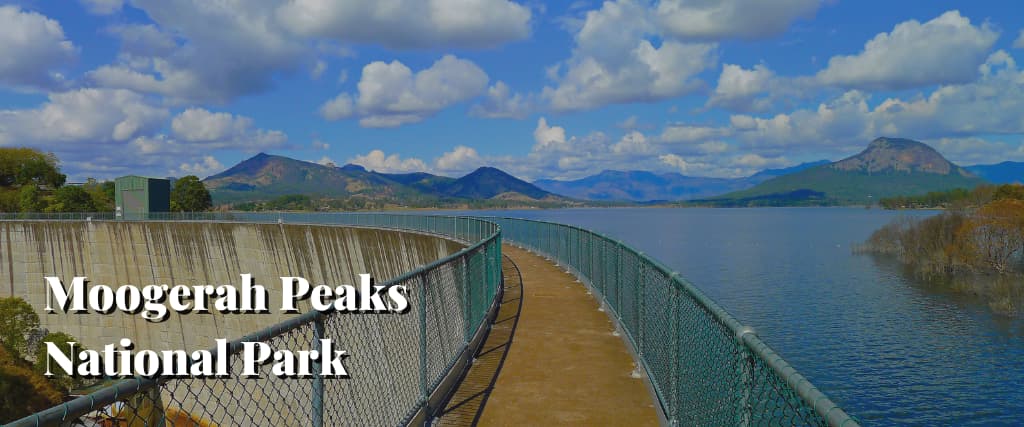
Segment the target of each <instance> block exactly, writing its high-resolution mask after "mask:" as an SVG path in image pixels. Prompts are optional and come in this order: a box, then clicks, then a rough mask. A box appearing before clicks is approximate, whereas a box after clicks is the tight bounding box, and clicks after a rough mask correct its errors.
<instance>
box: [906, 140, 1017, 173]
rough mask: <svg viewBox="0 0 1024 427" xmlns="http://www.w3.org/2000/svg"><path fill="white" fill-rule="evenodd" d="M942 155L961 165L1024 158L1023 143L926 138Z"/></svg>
mask: <svg viewBox="0 0 1024 427" xmlns="http://www.w3.org/2000/svg"><path fill="white" fill-rule="evenodd" d="M925 142H926V143H928V144H929V145H931V146H932V147H934V148H935V149H936V150H938V151H939V152H940V153H942V155H943V156H944V157H946V158H947V159H949V160H950V161H952V162H953V163H956V164H958V165H961V166H970V165H976V164H991V163H999V162H1004V161H1007V160H1014V161H1021V160H1024V145H1021V144H1019V143H1018V144H1012V143H1009V142H1006V140H1005V139H1003V138H998V139H996V140H989V139H983V138H979V137H975V136H972V137H964V138H939V139H932V140H926V141H925Z"/></svg>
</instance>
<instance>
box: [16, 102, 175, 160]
mask: <svg viewBox="0 0 1024 427" xmlns="http://www.w3.org/2000/svg"><path fill="white" fill-rule="evenodd" d="M168 116H169V112H168V111H167V110H166V109H165V108H162V107H157V106H153V105H151V104H150V103H149V102H147V101H146V99H144V98H143V97H142V96H141V95H139V94H136V93H134V92H131V91H127V90H111V89H79V90H75V91H70V92H64V93H52V94H50V95H49V99H48V101H47V102H46V103H45V104H43V105H42V106H41V107H40V108H36V109H25V110H0V146H2V145H8V146H9V145H13V144H25V145H29V146H36V147H41V148H44V149H47V150H54V151H58V152H60V151H65V150H88V149H89V148H90V146H91V147H92V148H95V145H93V144H104V143H109V142H121V141H127V140H129V139H132V138H134V137H135V136H137V135H140V134H144V133H148V132H151V131H154V130H156V129H157V128H159V127H160V126H161V125H162V124H163V123H164V122H165V121H166V120H167V117H168Z"/></svg>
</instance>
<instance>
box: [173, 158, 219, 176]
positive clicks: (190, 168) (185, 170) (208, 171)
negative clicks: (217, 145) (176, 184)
mask: <svg viewBox="0 0 1024 427" xmlns="http://www.w3.org/2000/svg"><path fill="white" fill-rule="evenodd" d="M223 170H224V165H223V164H221V162H219V161H217V159H215V158H213V156H203V158H202V160H201V161H198V162H195V163H182V164H181V166H178V171H177V172H178V173H177V175H178V176H184V175H195V176H198V177H199V178H200V179H203V178H206V177H208V176H210V175H214V174H217V173H220V172H221V171H223Z"/></svg>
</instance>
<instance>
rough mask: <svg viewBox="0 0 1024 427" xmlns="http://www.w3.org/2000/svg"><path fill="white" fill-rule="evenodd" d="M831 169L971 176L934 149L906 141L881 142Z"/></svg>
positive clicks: (891, 140)
mask: <svg viewBox="0 0 1024 427" xmlns="http://www.w3.org/2000/svg"><path fill="white" fill-rule="evenodd" d="M831 167H832V168H833V169H837V170H842V171H852V172H865V173H892V172H903V173H911V172H924V173H934V174H940V175H950V174H959V175H963V176H971V174H970V173H969V172H967V171H966V170H964V169H963V168H961V167H959V166H957V165H954V164H953V163H950V161H949V160H946V158H945V157H942V155H941V154H939V152H938V151H935V149H934V148H932V147H929V146H928V145H926V144H924V143H921V142H917V141H914V140H910V139H903V138H877V139H875V140H874V141H871V143H870V144H868V147H867V148H866V149H865V150H864V151H862V152H860V154H857V155H856V156H853V157H849V158H846V159H843V160H840V161H838V162H835V163H833V164H832V165H831Z"/></svg>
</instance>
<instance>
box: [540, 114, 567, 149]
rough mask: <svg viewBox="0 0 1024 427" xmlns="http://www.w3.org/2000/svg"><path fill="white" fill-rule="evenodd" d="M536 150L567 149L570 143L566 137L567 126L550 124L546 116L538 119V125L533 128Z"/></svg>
mask: <svg viewBox="0 0 1024 427" xmlns="http://www.w3.org/2000/svg"><path fill="white" fill-rule="evenodd" d="M533 141H534V146H533V149H534V151H567V149H568V148H569V145H568V144H567V140H566V139H565V128H563V127H561V126H548V120H547V119H545V118H544V117H541V118H540V119H537V127H536V128H535V129H534V130H533Z"/></svg>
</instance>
